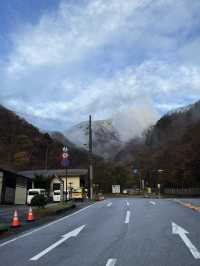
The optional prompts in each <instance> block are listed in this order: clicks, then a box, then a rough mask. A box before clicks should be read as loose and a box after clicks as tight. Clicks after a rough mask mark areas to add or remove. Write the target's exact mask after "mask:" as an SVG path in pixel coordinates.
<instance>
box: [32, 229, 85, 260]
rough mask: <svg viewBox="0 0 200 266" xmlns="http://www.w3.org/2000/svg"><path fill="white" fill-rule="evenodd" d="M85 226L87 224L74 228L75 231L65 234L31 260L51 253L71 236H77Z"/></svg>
mask: <svg viewBox="0 0 200 266" xmlns="http://www.w3.org/2000/svg"><path fill="white" fill-rule="evenodd" d="M84 227H85V225H82V226H80V227H78V228H76V229H75V230H73V231H71V232H69V233H67V234H65V235H63V236H62V238H61V239H60V240H58V241H57V242H55V243H54V244H52V245H51V246H49V247H48V248H46V249H45V250H43V251H42V252H40V253H39V254H37V255H35V256H34V257H32V258H31V259H30V260H31V261H36V260H39V259H40V258H42V257H43V256H44V255H46V254H47V253H49V252H50V251H51V250H53V249H54V248H56V247H58V246H59V245H61V244H62V243H63V242H65V241H66V240H67V239H69V238H70V237H76V236H77V235H78V234H79V233H80V232H81V231H82V230H83V228H84Z"/></svg>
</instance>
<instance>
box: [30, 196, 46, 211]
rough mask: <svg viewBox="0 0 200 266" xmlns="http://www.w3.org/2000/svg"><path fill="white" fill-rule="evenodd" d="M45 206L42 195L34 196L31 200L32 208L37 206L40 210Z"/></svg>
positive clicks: (44, 199) (44, 198)
mask: <svg viewBox="0 0 200 266" xmlns="http://www.w3.org/2000/svg"><path fill="white" fill-rule="evenodd" d="M46 204H47V198H46V197H45V196H44V195H41V194H39V195H35V196H34V197H33V198H32V200H31V205H32V206H37V207H40V208H44V206H45V205H46Z"/></svg>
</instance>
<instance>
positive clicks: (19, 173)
mask: <svg viewBox="0 0 200 266" xmlns="http://www.w3.org/2000/svg"><path fill="white" fill-rule="evenodd" d="M0 172H7V173H10V174H12V175H15V176H19V177H24V178H27V179H32V178H31V177H29V176H27V175H25V174H23V173H22V172H14V171H13V170H10V169H5V168H1V167H0Z"/></svg>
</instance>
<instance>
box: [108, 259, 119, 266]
mask: <svg viewBox="0 0 200 266" xmlns="http://www.w3.org/2000/svg"><path fill="white" fill-rule="evenodd" d="M116 262H117V259H109V260H108V261H107V263H106V266H114V265H115V264H116Z"/></svg>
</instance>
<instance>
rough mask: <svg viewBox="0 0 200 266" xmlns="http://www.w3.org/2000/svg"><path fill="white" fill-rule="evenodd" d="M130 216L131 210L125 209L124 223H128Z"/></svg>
mask: <svg viewBox="0 0 200 266" xmlns="http://www.w3.org/2000/svg"><path fill="white" fill-rule="evenodd" d="M130 216H131V212H130V211H127V212H126V218H125V224H128V223H129V222H130Z"/></svg>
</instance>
